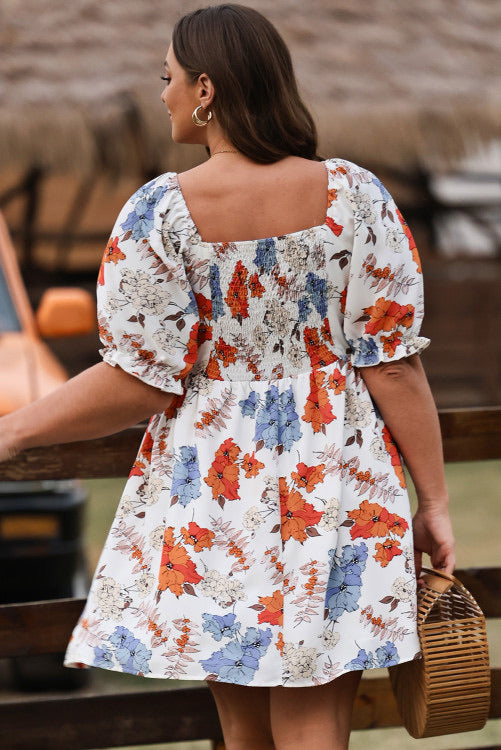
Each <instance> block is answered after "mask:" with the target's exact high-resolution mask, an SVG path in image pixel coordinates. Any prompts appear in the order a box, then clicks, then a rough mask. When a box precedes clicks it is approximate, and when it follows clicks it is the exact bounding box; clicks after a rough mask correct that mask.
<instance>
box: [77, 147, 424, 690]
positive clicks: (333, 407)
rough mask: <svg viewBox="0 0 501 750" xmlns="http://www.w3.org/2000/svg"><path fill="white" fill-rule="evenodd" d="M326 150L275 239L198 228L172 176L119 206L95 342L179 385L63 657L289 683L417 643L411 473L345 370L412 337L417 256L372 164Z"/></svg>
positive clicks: (396, 352) (401, 655) (141, 459)
mask: <svg viewBox="0 0 501 750" xmlns="http://www.w3.org/2000/svg"><path fill="white" fill-rule="evenodd" d="M324 166H325V168H326V170H327V173H328V210H327V215H326V217H325V221H324V223H323V224H321V225H318V226H315V227H311V228H309V229H306V230H303V231H298V232H293V233H291V234H287V235H283V236H278V237H268V238H264V239H261V240H250V241H244V242H229V243H228V242H226V243H209V242H203V241H202V240H201V238H200V235H199V234H198V232H197V229H196V227H195V225H194V223H193V221H192V219H191V216H190V214H189V211H188V208H187V206H186V203H185V201H184V198H183V195H182V193H181V190H180V188H179V184H178V181H177V176H176V174H175V173H167V174H163V175H161V176H160V177H158V178H156V179H154V180H153V181H151V182H149V183H148V184H147V185H145V186H144V187H142V188H141V189H140V190H138V191H137V193H135V194H134V195H133V196H132V197H131V198H130V200H129V201H128V202H127V203H126V204H125V206H124V208H123V209H122V211H121V213H120V215H119V217H118V219H117V222H116V225H115V227H114V229H113V232H112V235H111V238H110V241H109V244H108V246H107V248H106V251H105V255H104V258H103V264H102V267H101V271H100V273H99V279H98V317H99V325H100V335H101V340H102V342H103V347H104V348H103V349H102V350H101V353H102V356H103V358H104V360H105V361H106V362H108V363H109V364H110V365H113V366H115V365H119V366H120V367H121V368H123V369H124V370H125V371H126V372H129V373H131V374H132V375H134V376H136V377H138V378H140V379H141V380H143V381H145V382H146V383H149V384H151V385H153V386H156V387H158V388H161V389H162V390H164V391H166V392H171V393H174V394H176V399H175V404H174V406H173V407H172V408H171V409H170V410H169V411H168V412H165V413H161V414H156V415H154V416H153V417H152V419H151V421H150V423H149V426H148V429H147V430H146V432H145V435H144V438H143V441H142V444H141V446H140V449H139V452H138V455H137V459H136V461H135V463H134V465H133V467H132V469H131V473H130V476H129V479H128V481H127V484H126V486H125V489H124V492H123V495H122V498H121V500H120V504H119V506H118V509H117V513H116V516H115V519H114V521H113V524H112V527H111V530H110V532H109V536H108V538H107V541H106V544H105V547H104V550H103V552H102V556H101V559H100V562H99V565H98V567H97V570H96V573H95V576H94V579H93V582H92V586H91V590H90V593H89V596H88V600H87V605H86V607H85V609H84V611H83V613H82V615H81V617H80V619H79V620H78V623H77V625H76V627H75V629H74V631H73V635H72V638H71V640H70V643H69V645H68V649H67V653H66V658H65V664H66V666H70V667H87V666H95V667H102V668H105V669H113V670H117V671H123V672H129V673H133V674H139V675H144V676H146V677H157V678H174V679H191V680H193V679H195V680H196V679H200V680H205V679H211V680H219V681H222V682H229V683H236V684H241V685H258V686H273V685H285V686H291V687H299V686H307V685H318V684H322V683H325V682H328V681H330V680H332V679H334V678H336V677H337V676H339V675H340V674H342V673H343V672H347V671H349V670H354V669H369V668H372V667H380V666H388V665H391V664H396V663H397V662H398V661H406V660H410V659H413V658H414V657H415V656H416V655H418V654H419V641H418V637H417V632H416V602H415V575H414V568H413V542H412V530H411V514H410V509H409V501H408V496H407V492H406V489H405V479H404V475H403V472H402V467H401V463H400V457H399V454H398V451H397V449H396V447H395V445H394V443H393V442H392V438H391V435H390V433H389V431H388V429H387V428H386V427H385V425H384V423H383V420H382V418H381V416H380V414H379V413H378V410H377V408H376V407H375V405H374V403H373V402H372V400H371V397H370V395H369V392H368V390H367V388H366V386H365V383H364V381H363V379H362V378H361V376H360V374H359V372H358V370H357V367H359V366H371V365H375V364H377V363H378V362H383V361H394V360H397V359H399V358H401V357H405V356H409V355H411V354H414V353H417V352H420V351H421V350H422V349H423V348H424V347H425V346H426V345H427V344H428V340H427V339H424V338H422V337H420V336H419V328H420V323H421V319H422V316H423V291H422V282H421V269H420V265H419V258H418V255H417V251H416V248H415V245H414V242H413V240H412V236H411V234H410V232H409V230H408V227H407V225H406V224H405V222H404V220H403V218H402V216H401V214H400V213H399V211H398V209H397V207H396V206H395V204H394V202H393V200H392V198H391V196H390V195H389V194H388V192H387V191H386V189H385V188H384V187H383V185H382V184H381V183H380V181H379V180H378V179H377V178H376V177H375V176H374V175H373V174H371V173H370V172H368V171H367V170H365V169H362V168H361V167H358V166H356V165H355V164H352V163H350V162H347V161H344V160H342V159H329V160H327V161H325V162H324ZM326 202H327V201H326ZM250 210H252V207H250Z"/></svg>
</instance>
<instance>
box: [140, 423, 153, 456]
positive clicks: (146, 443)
mask: <svg viewBox="0 0 501 750" xmlns="http://www.w3.org/2000/svg"><path fill="white" fill-rule="evenodd" d="M152 451H153V437H152V434H151V432H149V430H146V432H145V433H144V436H143V439H142V441H141V446H140V448H139V454H138V455H139V456H141V457H142V458H144V459H145V460H146V461H149V462H151V453H152Z"/></svg>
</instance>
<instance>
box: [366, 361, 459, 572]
mask: <svg viewBox="0 0 501 750" xmlns="http://www.w3.org/2000/svg"><path fill="white" fill-rule="evenodd" d="M358 370H359V372H360V374H361V376H362V378H363V380H364V382H365V384H366V386H367V388H368V390H369V393H370V394H371V396H372V398H373V399H374V401H375V403H376V404H377V407H378V409H379V411H380V412H381V415H382V417H383V419H384V422H385V424H386V426H387V427H388V429H389V431H390V433H391V435H392V437H393V439H394V440H395V442H396V444H397V446H398V449H399V451H400V453H401V454H402V457H403V459H404V461H405V464H406V466H407V468H408V469H409V472H410V475H411V477H412V481H413V483H414V486H415V488H416V493H417V497H418V510H417V512H416V514H415V516H414V519H413V533H414V547H415V560H416V570H417V572H419V570H420V568H421V562H422V553H423V552H426V553H428V554H429V555H430V557H431V561H432V565H433V566H434V567H441V568H443V569H444V570H445V571H446V572H447V573H452V572H453V570H454V565H455V557H454V537H453V533H452V527H451V522H450V518H449V510H448V504H449V496H448V492H447V486H446V482H445V472H444V464H443V450H442V438H441V434H440V423H439V419H438V414H437V410H436V407H435V402H434V400H433V396H432V393H431V390H430V387H429V385H428V381H427V378H426V375H425V372H424V370H423V366H422V364H421V360H420V358H419V355H417V354H414V355H412V356H409V357H402V358H401V359H399V360H396V361H395V362H383V363H380V364H378V365H375V366H374V367H360V368H358Z"/></svg>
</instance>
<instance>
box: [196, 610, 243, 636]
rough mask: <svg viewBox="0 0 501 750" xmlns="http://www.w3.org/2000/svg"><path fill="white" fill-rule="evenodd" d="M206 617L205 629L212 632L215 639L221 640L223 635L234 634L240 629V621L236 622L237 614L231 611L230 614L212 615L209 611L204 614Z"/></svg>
mask: <svg viewBox="0 0 501 750" xmlns="http://www.w3.org/2000/svg"><path fill="white" fill-rule="evenodd" d="M202 617H203V619H204V624H203V629H204V631H208V632H209V633H212V637H213V638H214V640H215V641H220V640H221V639H222V638H223V636H224V637H225V638H226V637H228V636H233V635H236V634H237V633H238V631H239V630H240V623H239V622H235V619H236V615H234V614H233V613H230V614H228V615H223V616H222V617H221V615H211V614H209V613H208V612H204V613H203V614H202Z"/></svg>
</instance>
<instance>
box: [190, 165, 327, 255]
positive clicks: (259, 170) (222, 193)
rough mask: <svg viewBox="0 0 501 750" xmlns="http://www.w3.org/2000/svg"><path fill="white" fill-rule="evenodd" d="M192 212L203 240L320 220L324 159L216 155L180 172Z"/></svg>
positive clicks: (256, 234)
mask: <svg viewBox="0 0 501 750" xmlns="http://www.w3.org/2000/svg"><path fill="white" fill-rule="evenodd" d="M179 185H180V188H181V190H182V193H183V196H184V199H185V201H186V204H187V205H188V208H189V210H190V214H191V217H192V219H193V222H194V224H195V225H196V227H197V229H198V232H199V234H200V236H201V237H202V239H203V240H204V241H207V242H238V241H242V240H251V239H261V238H263V237H275V236H277V235H283V234H289V233H291V232H296V231H298V230H301V229H306V228H308V227H313V226H317V225H319V224H322V223H323V222H324V220H325V216H326V212H327V173H326V170H325V167H324V165H323V163H321V162H316V161H311V160H309V159H302V158H300V157H295V156H290V157H286V158H285V159H282V160H281V161H279V162H276V163H274V164H257V163H256V162H252V161H250V160H248V159H245V160H243V159H242V158H241V157H237V159H235V157H234V155H233V154H227V153H222V154H221V155H215V157H214V158H213V159H209V160H208V161H207V162H205V163H204V164H202V165H200V166H198V167H195V168H194V169H191V170H189V171H188V172H183V173H182V174H180V175H179Z"/></svg>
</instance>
